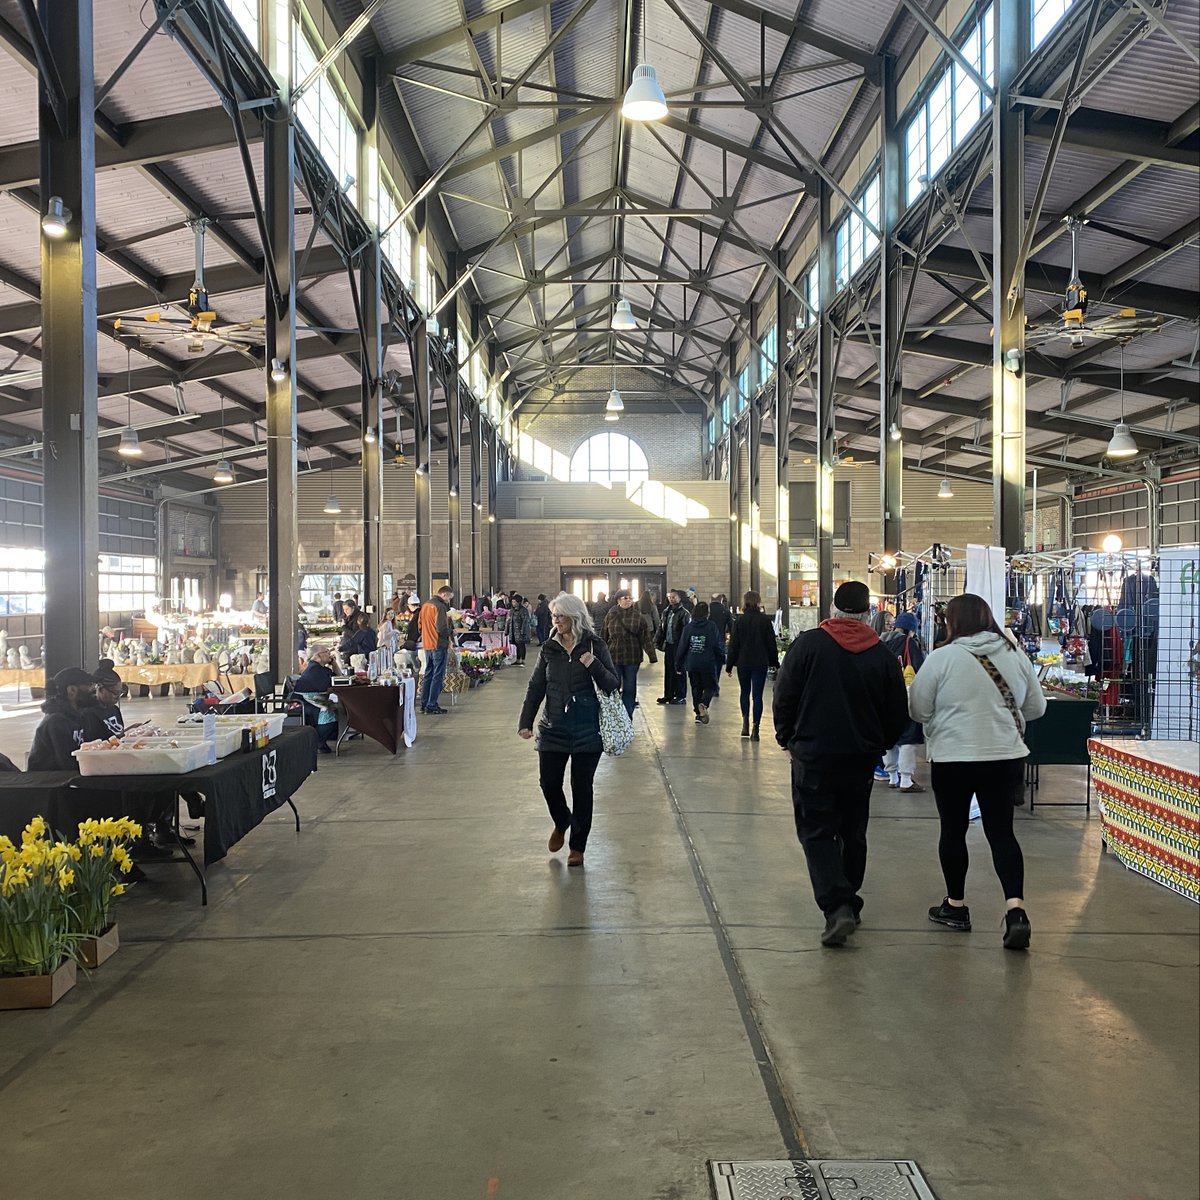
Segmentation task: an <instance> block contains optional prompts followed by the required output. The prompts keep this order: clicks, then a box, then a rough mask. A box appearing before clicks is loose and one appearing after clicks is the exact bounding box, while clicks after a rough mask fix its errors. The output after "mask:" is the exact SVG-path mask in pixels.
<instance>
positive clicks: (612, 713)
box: [596, 688, 633, 758]
mask: <svg viewBox="0 0 1200 1200" xmlns="http://www.w3.org/2000/svg"><path fill="white" fill-rule="evenodd" d="M596 698H597V699H598V700H599V701H600V741H601V742H602V743H603V744H604V753H605V754H611V755H612V756H613V757H614V758H616V757H617V756H619V755H621V754H624V753H625V751H626V750H628V749H629V747H630V746H631V745H632V744H633V722H632V721H631V720H630V719H629V714H628V713H627V712H626V711H625V704H624V702H623V701H622V700H621V693H620V691H619V690H618V691H615V692H602V691H601V690H600V689H599V688H597V689H596Z"/></svg>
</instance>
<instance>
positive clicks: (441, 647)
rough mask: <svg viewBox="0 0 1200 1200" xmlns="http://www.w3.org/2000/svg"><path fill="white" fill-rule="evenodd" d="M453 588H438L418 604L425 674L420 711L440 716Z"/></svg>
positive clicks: (448, 643) (448, 651)
mask: <svg viewBox="0 0 1200 1200" xmlns="http://www.w3.org/2000/svg"><path fill="white" fill-rule="evenodd" d="M453 598H454V592H453V591H452V590H451V589H450V588H448V587H444V588H438V593H437V595H436V596H434V597H433V599H432V600H427V601H426V602H425V603H424V604H422V605H421V613H420V628H421V649H422V650H424V651H425V674H424V675H423V676H422V677H421V712H423V713H425V714H426V715H427V716H431V717H434V716H437V717H440V716H442V715H443V714H444V713H445V712H446V711H447V710H446V709H444V708H442V707H441V705H440V704H438V700H439V698H440V697H441V694H442V684H443V683H444V682H445V680H446V658H447V657H448V655H449V653H450V601H451V600H452V599H453Z"/></svg>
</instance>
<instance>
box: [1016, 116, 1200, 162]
mask: <svg viewBox="0 0 1200 1200" xmlns="http://www.w3.org/2000/svg"><path fill="white" fill-rule="evenodd" d="M1057 121H1058V114H1057V113H1050V114H1049V115H1046V116H1041V117H1038V116H1033V115H1031V116H1030V117H1029V119H1028V120H1027V121H1026V123H1025V136H1026V137H1028V138H1030V139H1031V140H1032V141H1035V142H1043V143H1045V142H1049V141H1050V140H1051V138H1052V137H1053V135H1054V127H1055V124H1056V123H1057ZM1171 129H1172V127H1171V125H1170V124H1169V123H1167V122H1166V121H1147V120H1143V119H1142V118H1141V117H1130V116H1126V115H1125V114H1124V113H1115V112H1100V111H1099V110H1097V109H1094V108H1079V109H1076V110H1075V111H1074V112H1073V113H1072V114H1071V119H1070V121H1069V122H1068V124H1067V131H1066V134H1065V136H1064V137H1063V145H1065V146H1070V147H1072V148H1073V149H1075V150H1083V151H1086V152H1089V153H1092V154H1101V155H1104V156H1105V157H1106V158H1123V159H1127V160H1129V161H1131V162H1144V163H1147V164H1149V165H1150V166H1155V167H1171V168H1173V169H1176V170H1181V171H1188V172H1190V173H1192V174H1196V173H1200V149H1195V148H1188V147H1184V146H1172V145H1171V144H1170V139H1171Z"/></svg>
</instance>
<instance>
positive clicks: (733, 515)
mask: <svg viewBox="0 0 1200 1200" xmlns="http://www.w3.org/2000/svg"><path fill="white" fill-rule="evenodd" d="M729 519H730V520H731V521H736V520H737V519H738V515H737V513H735V512H731V513H730V514H729Z"/></svg>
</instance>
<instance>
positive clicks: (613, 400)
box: [604, 388, 625, 413]
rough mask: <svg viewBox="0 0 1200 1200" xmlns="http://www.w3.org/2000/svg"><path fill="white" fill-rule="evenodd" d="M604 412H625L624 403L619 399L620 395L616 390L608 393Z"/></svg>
mask: <svg viewBox="0 0 1200 1200" xmlns="http://www.w3.org/2000/svg"><path fill="white" fill-rule="evenodd" d="M604 411H605V412H610V413H620V412H624V411H625V401H624V400H622V399H621V393H620V392H618V391H617V389H616V388H613V390H612V391H611V392H609V393H608V403H607V404H606V405H605V406H604Z"/></svg>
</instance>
